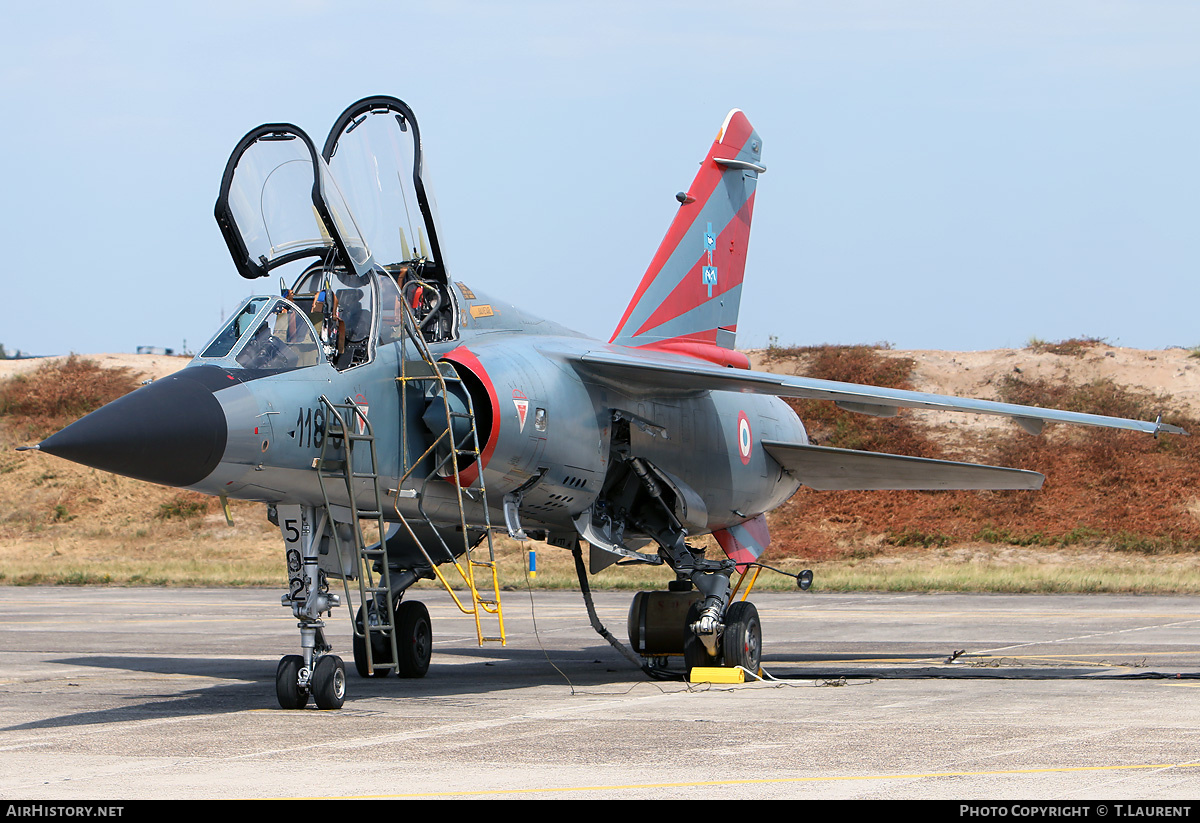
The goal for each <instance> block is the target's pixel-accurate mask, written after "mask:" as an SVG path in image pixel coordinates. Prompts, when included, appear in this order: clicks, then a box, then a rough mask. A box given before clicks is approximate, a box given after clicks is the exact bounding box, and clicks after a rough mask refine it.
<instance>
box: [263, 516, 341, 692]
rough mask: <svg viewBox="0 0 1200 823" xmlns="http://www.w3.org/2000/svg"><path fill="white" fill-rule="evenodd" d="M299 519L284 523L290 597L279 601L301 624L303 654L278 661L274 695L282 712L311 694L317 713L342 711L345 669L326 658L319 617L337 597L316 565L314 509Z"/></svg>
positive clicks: (334, 658)
mask: <svg viewBox="0 0 1200 823" xmlns="http://www.w3.org/2000/svg"><path fill="white" fill-rule="evenodd" d="M299 520H300V522H299V523H296V521H294V520H288V521H286V522H285V524H284V525H285V528H284V530H283V532H284V537H285V539H286V541H287V564H288V593H287V594H285V595H284V596H283V597H282V598H280V602H281V603H282V604H283V605H284V606H289V607H291V609H292V614H293V615H295V616H296V619H297V620H298V621H299V622H298V623H297V626H298V627H299V629H300V648H301V650H302V652H303V653H302V654H289V655H285V656H284V657H283V658H282V659H281V660H280V661H279V665H278V666H277V667H276V669H275V695H276V697H277V698H278V699H279V706H280V708H284V709H303V708H304V707H305V706H306V705H308V698H309V696H310V695H311V696H312V698H313V700H314V701H315V702H316V704H317V708H319V709H340V708H341V707H342V704H343V702H344V701H345V699H346V666H345V664H344V663H343V662H342V658H340V657H338V656H337V655H332V654H329V651H330V645H329V644H328V643H327V642H326V641H325V631H324V629H325V621H324V620H322V619H321V615H323V614H325V613H327V612H329V611H331V610H332V609H333V607H334V606H337V605H340V603H341V598H340V597H338V596H337V595H336V594H330V592H329V583H328V581H327V580H326V578H325V572H324V571H322V570H321V567H320V564H319V561H318V557H317V546H318V538H319V533H318V530H317V529H315V528H313V526H314V524H315V522H316V512H315V509H314V508H313V507H311V506H305V507H303V509H302V511H301V517H300V518H299Z"/></svg>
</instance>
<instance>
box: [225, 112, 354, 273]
mask: <svg viewBox="0 0 1200 823" xmlns="http://www.w3.org/2000/svg"><path fill="white" fill-rule="evenodd" d="M215 214H216V218H217V224H218V225H219V226H220V227H221V233H222V234H223V235H224V236H225V243H226V245H228V246H229V253H230V254H231V255H232V256H233V262H234V265H236V266H237V270H238V273H239V274H241V275H242V277H245V278H247V279H253V278H256V277H265V276H267V274H269V273H270V272H271V271H272V270H273V269H276V268H278V267H280V266H283V265H285V264H287V263H291V262H294V261H296V260H301V259H303V258H310V257H315V258H322V259H324V260H326V262H327V263H328V264H329V265H331V266H332V265H341V266H344V267H345V269H346V270H347V271H352V272H354V273H356V274H358V275H361V276H366V275H367V274H368V273H369V272H370V271H371V269H372V267H373V265H374V260H373V259H372V256H371V250H370V249H369V248H368V247H367V243H366V241H365V240H364V239H363V236H362V232H361V231H360V230H359V228H358V224H357V222H356V220H355V217H354V215H353V214H352V213H351V212H350V207H349V206H348V205H347V204H346V200H345V198H344V197H343V196H342V193H341V191H340V190H339V189H338V186H337V183H336V182H335V180H334V178H333V175H332V174H330V172H329V167H328V166H326V164H325V161H324V160H323V159H321V157H320V156H319V155H318V154H317V152H316V149H315V148H314V146H313V143H312V140H311V139H309V137H308V135H307V134H305V133H304V132H303V131H301V130H300V129H299V128H297V127H296V126H293V125H290V124H287V123H276V124H268V125H263V126H259V127H258V128H256V129H254V130H253V131H251V132H250V133H249V134H247V135H246V136H245V137H243V138H242V140H241V142H239V143H238V145H237V148H235V149H234V151H233V154H232V155H230V157H229V162H228V163H227V164H226V166H225V174H224V176H223V177H222V178H221V193H220V195H219V196H218V198H217V205H216V211H215Z"/></svg>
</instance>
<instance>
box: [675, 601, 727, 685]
mask: <svg viewBox="0 0 1200 823" xmlns="http://www.w3.org/2000/svg"><path fill="white" fill-rule="evenodd" d="M703 603H704V601H703V600H697V601H696V602H695V603H693V604H692V605H691V606H689V607H688V613H687V617H686V618H685V619H684V623H683V665H684V667H685V668H686V669H687V673H688V676H689V677H690V676H691V674H692V669H694V668H696V667H697V666H717V665H720V661H718V660H717V659H716V658H715V657H713V656H712V655H710V654H709V653H708V649H706V648H705V647H704V641H703V640H701V639H700V638H699V637H697V636H696V633H695V632H694V631H692V624H693V623H695V622H696V621H697V620H699V619H700V611H701V609H702V607H703V606H702V604H703Z"/></svg>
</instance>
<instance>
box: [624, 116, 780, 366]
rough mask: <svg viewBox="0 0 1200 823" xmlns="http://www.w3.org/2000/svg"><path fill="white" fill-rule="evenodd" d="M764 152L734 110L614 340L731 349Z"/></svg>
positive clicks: (745, 123)
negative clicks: (755, 191) (676, 343)
mask: <svg viewBox="0 0 1200 823" xmlns="http://www.w3.org/2000/svg"><path fill="white" fill-rule="evenodd" d="M761 156H762V141H761V140H760V139H759V137H758V134H757V133H756V132H755V131H754V129H753V127H752V126H751V125H750V121H749V120H747V119H746V116H745V115H744V114H742V112H740V111H738V110H737V109H734V110H733V111H731V112H730V113H729V115H728V116H727V117H726V118H725V122H724V124H723V125H722V126H721V131H720V133H718V135H717V139H716V140H715V141H713V144H712V148H711V149H710V150H709V152H708V156H707V157H706V158H705V160H704V162H703V163H702V164H701V166H700V171H699V172H698V173H697V174H696V178H695V180H693V181H692V185H691V187H690V188H689V189H688V191H687V193H686V194H685V196H684V197H683V202H682V204H681V205H680V207H679V211H678V212H677V213H676V215H675V219H674V221H673V222H672V223H671V227H670V229H669V230H668V231H667V235H666V237H665V238H664V239H663V241H662V244H661V245H660V246H659V248H658V252H657V253H656V254H655V256H654V259H653V261H652V262H651V263H650V267H649V268H648V269H647V270H646V274H645V275H644V276H643V278H642V282H641V284H640V285H639V287H638V290H637V292H636V293H635V294H634V296H633V300H632V301H631V302H630V304H629V307H628V308H627V309H626V310H625V315H624V316H623V317H622V318H621V322H620V323H619V324H618V326H617V330H616V331H615V332H614V333H613V336H612V339H611V341H610V342H612V343H616V344H618V345H623V346H654V345H655V344H663V343H670V342H677V341H694V342H703V343H708V344H710V345H717V346H722V347H724V348H733V341H734V334H735V332H736V329H737V316H738V308H739V306H740V304H741V286H742V279H743V277H744V275H745V269H746V248H747V246H748V245H749V240H750V221H751V218H752V216H753V213H754V190H755V186H756V185H757V180H758V174H759V172H761V171H763V170H764V167H763V166H762V165H761V162H760V161H761Z"/></svg>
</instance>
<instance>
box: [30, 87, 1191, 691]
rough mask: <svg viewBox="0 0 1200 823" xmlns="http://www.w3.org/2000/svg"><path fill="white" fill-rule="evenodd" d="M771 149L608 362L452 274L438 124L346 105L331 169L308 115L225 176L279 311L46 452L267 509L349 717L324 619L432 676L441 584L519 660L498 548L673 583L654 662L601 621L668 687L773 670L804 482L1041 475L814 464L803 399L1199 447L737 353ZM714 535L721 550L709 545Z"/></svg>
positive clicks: (681, 226)
mask: <svg viewBox="0 0 1200 823" xmlns="http://www.w3.org/2000/svg"><path fill="white" fill-rule="evenodd" d="M762 151H763V147H762V140H761V139H760V138H759V135H758V134H757V133H756V132H755V130H754V128H753V127H752V126H751V125H750V122H749V120H748V119H747V117H746V115H745V114H743V113H742V112H741V111H739V110H736V109H735V110H733V111H731V112H729V114H728V115H727V116H726V117H725V119H724V121H723V122H722V123H721V127H720V129H719V130H718V132H717V135H716V139H715V140H713V142H712V145H711V147H710V148H709V150H708V154H707V156H706V157H705V158H704V160H703V162H702V163H701V166H700V170H699V172H698V173H697V174H696V177H695V179H694V180H693V181H692V183H691V186H690V187H689V188H688V189H687V190H686V191H682V192H680V193H679V194H677V195H676V199H677V200H678V201H679V206H678V211H677V213H676V215H675V218H674V220H673V221H672V223H671V225H670V227H669V229H668V230H667V234H666V237H665V238H664V239H663V241H662V244H661V245H660V246H659V248H658V251H657V253H656V254H655V255H654V258H653V260H651V262H650V265H649V267H648V268H647V270H646V273H645V275H644V276H643V278H642V280H641V282H640V284H638V285H637V287H636V289H635V290H634V291H633V297H632V299H631V300H630V302H629V306H628V308H627V309H626V310H625V313H624V314H623V315H622V316H621V317H620V319H619V320H618V322H617V323H616V328H615V331H614V332H613V334H612V337H611V338H610V339H609V340H608V341H607V342H603V341H598V340H594V339H589V338H587V337H585V336H584V335H581V334H578V333H576V332H574V331H571V330H570V329H568V328H566V327H564V326H562V325H559V324H558V323H555V322H553V321H550V320H545V319H542V318H539V317H535V316H533V315H532V314H530V313H529V312H528V311H526V310H525V309H524V308H523V307H521V306H518V305H514V304H512V303H506V302H503V301H501V300H499V299H496V298H494V297H490V296H488V295H486V294H484V292H483V291H481V290H480V289H479V288H478V286H479V285H480V281H481V280H487V279H489V278H494V277H495V275H494V274H492V273H490V272H464V271H455V270H454V269H453V258H452V257H450V256H449V255H448V254H447V253H446V252H447V250H446V249H444V248H443V246H442V239H443V237H444V235H443V233H442V230H441V228H440V225H439V220H438V214H437V208H436V205H435V202H434V199H433V195H432V188H431V185H430V180H429V177H430V175H429V171H428V169H427V167H426V164H425V161H424V155H423V152H422V141H421V132H420V129H419V127H418V124H417V119H416V117H415V116H414V114H413V112H412V110H411V109H410V108H409V107H408V106H407V105H406V104H405V103H403V102H402V101H400V100H398V99H396V98H393V97H369V98H366V99H363V100H360V101H358V102H357V103H355V104H353V105H352V106H350V107H349V108H348V109H346V110H345V111H344V112H343V113H342V115H341V116H340V117H339V118H338V120H337V121H336V123H335V124H334V126H333V128H332V129H331V131H330V132H329V135H328V138H327V139H326V141H325V143H324V146H323V149H322V150H321V152H320V153H318V152H317V150H316V147H315V144H314V143H313V141H312V140H311V139H310V138H309V136H308V135H307V134H306V133H305V132H304V131H302V130H301V129H300V128H298V127H296V126H294V125H291V124H286V123H275V124H267V125H262V126H259V127H258V128H256V129H253V130H252V131H250V132H249V133H248V134H247V135H246V136H245V137H244V138H243V139H242V140H241V141H240V142H239V143H238V144H237V147H236V148H235V149H234V151H233V154H232V155H231V157H230V158H229V161H228V164H227V166H226V168H225V173H224V176H223V177H222V180H221V186H220V194H219V197H218V200H217V204H216V211H215V216H216V219H217V223H218V224H219V226H220V229H221V231H222V233H223V235H224V238H225V241H226V243H227V245H228V247H229V251H230V253H231V255H232V258H233V263H234V266H235V267H236V269H237V271H238V273H239V274H240V275H241V276H242V277H244V278H248V279H255V278H266V277H272V278H274V277H276V276H278V277H279V284H280V285H279V292H278V293H270V294H263V295H260V296H255V297H251V298H249V299H247V300H246V301H245V303H244V304H242V306H241V307H240V308H239V309H238V310H237V311H236V312H235V313H234V315H233V318H232V319H231V320H230V321H229V322H228V323H227V324H226V325H225V326H224V328H221V329H220V330H219V331H218V332H217V333H216V334H215V335H214V336H213V338H212V339H211V340H210V341H208V342H207V343H206V344H205V345H204V346H203V347H202V348H201V349H200V353H199V354H198V355H196V357H195V358H194V359H193V360H192V361H191V362H190V363H189V364H188V365H187V367H185V368H184V369H182V370H181V371H180V372H178V373H177V374H175V375H173V376H170V377H166V378H163V379H160V380H156V381H154V382H153V383H150V384H149V385H146V386H144V387H142V388H140V389H138V390H137V391H135V392H133V393H131V394H129V395H127V396H125V397H123V398H121V399H119V400H117V401H115V402H113V403H110V404H108V405H107V406H104V407H103V408H101V409H99V410H97V411H94V412H92V413H91V414H89V415H87V416H86V417H84V418H82V419H81V420H79V421H77V422H75V423H73V424H72V425H70V426H68V427H67V428H65V429H63V430H62V431H60V432H58V433H56V434H54V435H52V436H50V437H48V438H47V439H46V440H44V441H43V442H41V443H40V444H38V445H37V446H36V447H34V448H39V449H40V450H41V451H44V452H47V453H49V454H52V455H57V456H58V457H62V458H65V459H68V460H72V461H75V462H78V463H83V464H85V465H88V466H93V467H96V468H99V469H103V470H105V471H110V472H115V473H118V474H123V475H127V476H129V477H135V478H139V479H142V480H146V481H149V482H152V483H160V484H164V485H169V486H178V487H183V488H187V489H192V490H195V491H198V492H203V493H205V494H209V495H215V496H218V497H220V498H222V500H227V499H228V498H239V499H243V500H254V501H262V502H264V503H266V506H267V516H268V518H269V519H270V520H271V522H272V523H275V524H277V525H278V527H279V529H280V533H281V536H282V539H283V544H284V550H285V556H286V559H287V568H288V574H289V583H288V589H287V592H286V594H284V595H283V596H282V604H283V605H284V606H285V607H287V608H289V609H291V611H292V613H293V614H294V616H295V617H296V619H297V621H298V625H299V629H300V648H301V653H300V654H289V655H286V656H284V657H283V658H282V659H281V660H280V662H279V665H278V668H277V673H276V693H277V697H278V700H279V704H280V705H281V706H282V707H284V708H292V709H295V708H302V707H304V706H305V705H306V704H307V703H308V701H309V699H310V698H312V699H313V700H314V701H315V703H316V705H317V706H318V707H320V708H323V709H334V708H339V707H341V706H342V704H343V701H344V699H345V692H346V674H345V668H346V667H345V664H344V662H343V661H342V659H341V658H340V657H339V656H337V655H336V654H334V653H333V649H332V648H331V645H330V643H329V641H328V638H327V637H326V633H325V627H326V623H325V618H326V616H329V615H331V614H332V611H333V609H334V608H336V607H339V606H341V605H343V604H344V605H345V606H346V607H347V612H348V613H349V617H350V620H351V623H352V625H353V627H354V635H353V638H354V639H353V649H352V652H353V662H354V667H355V669H356V670H357V672H358V673H359V674H360V675H361V676H363V677H379V676H385V675H388V674H392V673H396V674H398V675H400V676H403V677H419V676H422V675H424V674H425V672H426V671H427V669H428V667H429V663H430V652H431V639H432V629H431V626H430V621H429V614H428V610H427V609H426V608H425V606H424V605H423V604H422V603H421V602H420V601H417V600H414V599H412V598H410V597H408V596H407V595H408V594H409V592H410V588H411V587H412V586H413V584H414V583H416V582H417V581H419V580H422V579H437V580H439V581H441V582H442V583H443V584H444V585H445V588H446V590H447V591H448V592H450V594H451V596H452V597H454V598H455V601H456V602H457V603H458V604H459V607H460V608H461V609H462V610H463V611H464V612H466V613H468V614H473V615H474V616H475V620H476V627H477V635H478V640H479V642H480V643H485V642H491V641H496V642H504V639H505V635H504V629H503V612H502V609H501V606H500V600H499V592H498V591H497V586H496V583H495V579H496V578H495V554H494V551H493V545H492V535H493V532H494V531H500V530H503V531H506V532H507V533H508V534H509V535H511V536H513V537H515V538H518V539H525V538H540V539H543V540H545V541H547V542H548V543H550V544H551V545H553V546H557V547H563V548H566V549H569V550H571V551H573V552H574V554H575V558H576V567H577V569H578V570H579V572H580V584H581V587H582V588H583V589H584V592H585V594H586V592H587V579H586V575H587V571H588V570H585V569H584V563H583V555H582V546H583V544H584V543H586V544H587V547H588V551H589V558H588V560H589V564H590V565H589V569H590V571H591V572H592V573H594V572H595V571H597V570H599V569H602V568H604V567H606V566H608V565H611V564H613V563H617V562H619V563H622V564H628V563H650V564H664V563H665V564H666V565H667V566H668V567H669V568H670V569H671V570H672V571H673V572H674V575H675V579H674V581H672V583H671V585H670V586H669V590H668V591H664V592H642V593H639V594H638V595H637V596H635V598H634V601H633V606H632V608H631V611H630V621H629V623H630V625H629V634H630V645H631V646H632V651H631V650H629V649H626V648H625V647H624V646H623V644H621V643H620V642H619V641H616V639H615V638H612V636H611V635H609V634H608V633H607V630H606V629H603V627H602V625H601V624H599V621H598V620H596V619H595V617H594V615H593V625H595V626H596V627H597V630H598V631H602V633H604V634H605V635H606V636H607V637H609V639H610V642H613V643H614V644H615V645H617V646H619V647H621V648H622V649H623V650H624V651H625V653H626V654H627V655H628V656H630V657H631V659H633V660H634V661H635V662H639V663H640V664H641V665H643V668H645V669H646V670H647V671H648V672H650V673H652V674H653V673H656V672H657V673H663V672H670V671H672V670H673V667H677V661H678V659H679V657H680V656H682V658H683V665H684V667H685V668H686V669H688V670H692V671H694V670H695V669H696V668H698V667H706V668H712V667H724V668H727V669H734V668H741V669H744V670H746V671H750V672H752V673H754V672H757V671H758V668H759V661H760V656H761V649H762V629H761V624H760V620H759V616H758V613H757V610H756V609H755V607H754V605H753V603H752V602H751V601H749V600H748V599H746V598H745V591H743V593H742V597H741V599H737V598H733V597H731V591H733V590H735V583H734V581H733V577H734V575H738V576H739V577H738V582H737V583H736V586H737V587H740V586H741V581H742V578H744V577H745V576H746V575H747V574H748V573H751V572H752V571H753V572H755V573H756V572H757V570H758V568H760V562H759V558H760V556H761V555H762V553H763V551H764V550H765V549H766V548H767V546H768V545H769V543H770V534H769V529H768V525H767V519H766V516H765V515H766V513H767V512H769V511H771V510H772V509H774V508H776V507H777V506H779V505H780V504H782V503H783V502H784V501H786V500H787V499H788V498H789V497H791V496H792V495H793V494H794V493H795V492H796V490H797V489H798V488H799V487H800V486H801V485H806V486H809V487H811V488H814V489H1036V488H1039V487H1040V486H1041V484H1042V481H1043V477H1042V475H1040V474H1038V473H1036V472H1031V471H1020V470H1016V469H1010V468H1003V467H996V466H983V465H975V464H968V463H959V462H950V461H943V460H929V459H921V458H915V457H907V456H902V455H891V454H877V453H866V452H860V451H853V450H846V449H837V448H829V447H824V446H817V445H814V444H812V443H810V442H809V438H808V436H807V434H806V432H805V428H804V424H803V423H802V422H801V420H800V419H799V418H798V417H797V416H796V414H795V413H794V412H793V410H792V409H791V407H790V406H789V405H788V404H787V403H786V402H785V399H784V398H808V399H821V400H827V401H829V402H832V403H836V404H837V405H838V406H841V407H842V408H844V409H847V410H850V411H853V412H859V413H862V414H868V415H877V416H891V415H895V414H896V413H897V411H898V410H899V409H901V408H916V409H935V410H940V411H949V412H967V413H974V414H991V415H1003V416H1007V417H1010V418H1012V419H1014V420H1015V421H1016V422H1017V423H1018V424H1020V425H1021V426H1022V427H1024V428H1025V429H1026V430H1028V431H1029V432H1031V433H1034V434H1036V433H1038V432H1040V431H1041V429H1042V427H1043V426H1044V425H1045V424H1046V423H1048V422H1063V423H1072V424H1079V425H1089V426H1102V427H1110V428H1117V429H1130V430H1134V431H1141V432H1146V433H1149V434H1154V435H1158V434H1160V433H1164V432H1170V433H1183V432H1182V430H1181V429H1179V428H1177V427H1175V426H1170V425H1167V424H1164V423H1162V422H1161V420H1160V421H1154V422H1142V421H1136V420H1125V419H1119V418H1112V417H1103V416H1097V415H1089V414H1082V413H1074V412H1066V411H1057V410H1052V409H1042V408H1033V407H1027V406H1018V405H1011V404H1005V403H997V402H988V401H983V400H970V399H962V398H955V397H946V396H939V395H932V394H924V393H919V392H912V391H901V390H895V389H887V388H879V387H872V386H863V385H855V384H848V383H838V382H831V381H824V380H816V379H810V378H805V377H793V376H783V375H777V374H767V373H763V372H758V371H753V370H751V369H750V368H749V361H748V358H747V357H746V355H745V354H742V353H740V352H738V351H737V350H736V349H735V348H734V341H735V337H736V332H737V322H738V309H739V305H740V302H741V298H742V283H743V277H744V274H745V265H746V250H747V246H748V243H749V238H750V224H751V218H752V216H753V211H754V195H755V190H756V188H757V186H758V182H759V178H760V177H761V176H762V175H763V174H764V172H765V171H766V167H765V166H764V165H763V160H762ZM512 264H514V265H517V264H519V263H517V261H512ZM500 267H501V266H500V265H498V266H497V268H500ZM452 272H453V274H452ZM457 278H462V279H457ZM609 282H611V280H610V281H609ZM631 285H632V283H631ZM709 534H711V535H713V536H714V537H715V538H716V542H717V543H718V544H719V546H720V547H721V549H722V550H723V554H724V556H720V557H712V556H707V555H706V553H705V551H704V550H703V548H701V547H700V546H698V545H697V543H696V538H698V537H700V536H702V535H709ZM797 578H798V582H799V584H800V585H801V587H802V588H805V587H807V585H808V584H809V583H810V582H811V574H810V573H803V574H801V575H798V576H797ZM331 581H341V585H340V588H341V590H342V591H341V592H337V591H333V590H331ZM455 583H457V584H458V586H457V588H456V587H455V586H454V585H453V584H455ZM351 584H354V585H351ZM748 587H749V584H748V585H747V590H748ZM460 592H461V594H460ZM355 604H357V605H355ZM589 606H590V603H589Z"/></svg>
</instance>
